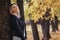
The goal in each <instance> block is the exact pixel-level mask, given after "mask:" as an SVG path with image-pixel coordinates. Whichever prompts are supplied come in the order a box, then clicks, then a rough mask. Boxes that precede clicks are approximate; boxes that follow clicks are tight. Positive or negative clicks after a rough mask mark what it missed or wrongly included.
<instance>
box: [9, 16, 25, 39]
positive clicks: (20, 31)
mask: <svg viewBox="0 0 60 40" xmlns="http://www.w3.org/2000/svg"><path fill="white" fill-rule="evenodd" d="M24 25H25V24H24V22H23V20H22V19H21V18H20V19H19V18H17V17H16V16H15V15H10V26H11V27H10V28H11V30H10V33H11V34H12V35H14V36H17V37H21V38H23V37H24Z"/></svg>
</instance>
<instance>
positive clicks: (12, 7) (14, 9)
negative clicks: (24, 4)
mask: <svg viewBox="0 0 60 40" xmlns="http://www.w3.org/2000/svg"><path fill="white" fill-rule="evenodd" d="M11 11H12V13H17V12H18V6H17V5H16V4H14V5H12V6H11Z"/></svg>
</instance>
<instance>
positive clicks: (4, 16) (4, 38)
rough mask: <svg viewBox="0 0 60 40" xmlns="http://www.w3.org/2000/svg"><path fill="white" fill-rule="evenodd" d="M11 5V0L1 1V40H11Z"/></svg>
mask: <svg viewBox="0 0 60 40" xmlns="http://www.w3.org/2000/svg"><path fill="white" fill-rule="evenodd" d="M9 3H10V0H9V1H7V0H0V40H9V24H8V22H9V21H8V20H9V15H8V5H9Z"/></svg>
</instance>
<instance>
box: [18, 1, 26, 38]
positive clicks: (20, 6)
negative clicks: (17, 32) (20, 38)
mask: <svg viewBox="0 0 60 40" xmlns="http://www.w3.org/2000/svg"><path fill="white" fill-rule="evenodd" d="M17 4H18V6H19V9H20V15H21V17H22V19H23V21H24V22H25V18H24V6H23V0H17ZM25 34H26V35H27V33H26V25H25ZM26 35H25V38H27V37H26Z"/></svg>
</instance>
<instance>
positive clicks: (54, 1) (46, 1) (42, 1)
mask: <svg viewBox="0 0 60 40" xmlns="http://www.w3.org/2000/svg"><path fill="white" fill-rule="evenodd" d="M24 8H25V10H24V11H25V18H26V20H29V16H28V15H29V14H31V19H32V20H34V22H37V21H38V19H39V18H42V15H44V13H45V12H46V8H51V14H52V17H54V15H57V16H58V19H59V20H60V0H28V2H26V1H25V2H24Z"/></svg>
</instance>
